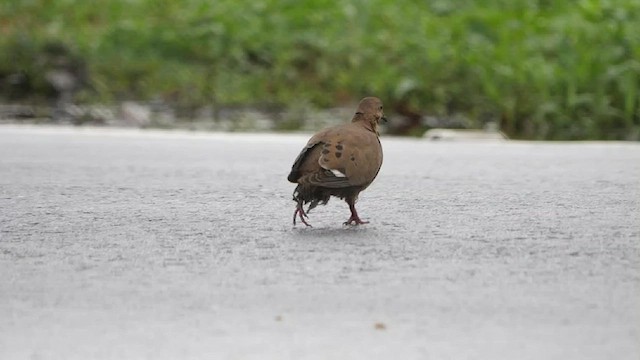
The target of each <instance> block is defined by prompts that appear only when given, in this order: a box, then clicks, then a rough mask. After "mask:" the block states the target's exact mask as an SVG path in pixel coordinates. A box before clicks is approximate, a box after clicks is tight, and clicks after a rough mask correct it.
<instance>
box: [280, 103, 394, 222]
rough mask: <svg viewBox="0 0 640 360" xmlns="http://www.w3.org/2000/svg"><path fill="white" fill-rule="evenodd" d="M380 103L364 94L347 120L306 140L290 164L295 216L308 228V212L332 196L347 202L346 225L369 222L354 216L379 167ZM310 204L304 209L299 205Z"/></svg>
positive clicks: (382, 116) (382, 120) (383, 118)
mask: <svg viewBox="0 0 640 360" xmlns="http://www.w3.org/2000/svg"><path fill="white" fill-rule="evenodd" d="M386 121H387V119H386V118H385V116H384V112H383V109H382V101H381V100H380V99H379V98H377V97H365V98H363V99H362V100H361V101H360V103H359V104H358V108H357V110H356V112H355V114H354V115H353V118H352V119H351V122H350V123H347V124H342V125H337V126H333V127H329V128H326V129H324V130H321V131H320V132H318V133H316V134H315V135H313V136H312V137H311V139H309V141H308V142H307V145H306V146H305V147H304V148H303V149H302V151H301V152H300V154H299V155H298V157H297V158H296V159H295V161H294V162H293V166H292V167H291V172H290V173H289V176H287V180H288V181H289V182H292V183H296V184H298V185H297V186H296V188H295V190H294V192H293V201H295V202H296V209H295V212H294V213H293V225H294V226H295V225H296V219H297V218H299V219H300V221H301V222H302V223H303V224H305V225H306V226H311V225H310V224H309V223H308V222H307V220H306V219H308V217H309V216H308V212H309V211H311V210H312V209H313V208H315V207H316V206H318V205H325V204H327V202H328V201H329V199H330V198H331V196H335V197H338V198H340V199H343V200H345V201H346V203H347V205H349V210H350V211H351V216H350V217H349V219H348V220H347V221H346V222H345V223H344V225H362V224H368V223H369V222H368V221H364V220H362V219H361V218H360V216H358V212H357V211H356V207H355V203H356V201H357V200H358V195H359V194H360V192H361V191H363V190H364V189H366V188H367V187H368V186H369V185H371V183H372V182H373V180H374V179H375V178H376V176H377V175H378V172H379V171H380V168H381V167H382V145H381V143H380V133H379V130H378V126H379V125H380V123H381V122H386ZM306 204H309V207H308V209H307V210H306V211H305V210H304V208H303V206H304V205H306Z"/></svg>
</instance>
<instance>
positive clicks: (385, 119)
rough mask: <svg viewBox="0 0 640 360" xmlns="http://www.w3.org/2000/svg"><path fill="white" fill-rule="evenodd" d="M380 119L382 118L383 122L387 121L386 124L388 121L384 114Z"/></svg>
mask: <svg viewBox="0 0 640 360" xmlns="http://www.w3.org/2000/svg"><path fill="white" fill-rule="evenodd" d="M380 120H382V122H383V123H385V124H386V123H387V118H386V117H384V116H382V117H381V118H380Z"/></svg>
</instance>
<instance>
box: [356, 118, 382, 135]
mask: <svg viewBox="0 0 640 360" xmlns="http://www.w3.org/2000/svg"><path fill="white" fill-rule="evenodd" d="M351 122H352V123H355V124H358V125H360V126H362V127H363V128H365V129H367V130H369V131H371V132H372V133H375V134H376V135H377V136H380V133H379V132H378V122H377V121H376V120H375V119H368V118H366V117H365V116H364V115H362V114H355V115H354V116H353V119H351Z"/></svg>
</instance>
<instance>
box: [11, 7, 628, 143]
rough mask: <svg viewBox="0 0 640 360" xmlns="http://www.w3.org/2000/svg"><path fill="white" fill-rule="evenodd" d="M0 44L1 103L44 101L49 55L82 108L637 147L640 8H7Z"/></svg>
mask: <svg viewBox="0 0 640 360" xmlns="http://www.w3.org/2000/svg"><path fill="white" fill-rule="evenodd" d="M0 34H1V37H0V79H2V80H0V81H2V84H3V85H2V88H0V89H1V91H2V95H3V96H4V97H13V98H16V97H20V96H18V95H19V94H16V91H17V90H16V89H15V88H14V87H12V86H13V85H11V83H10V81H9V80H7V79H9V78H11V79H14V78H15V76H13V77H11V76H12V75H14V74H16V73H22V74H25V77H26V78H28V79H29V81H30V85H29V86H30V87H27V89H26V90H24V92H25V93H26V94H27V95H28V97H31V98H33V97H34V96H36V95H37V96H41V97H46V93H47V91H50V89H49V90H48V89H47V84H46V82H44V81H43V80H42V78H43V76H42V75H41V74H40V73H41V72H42V71H43V69H44V68H46V67H47V66H51V65H47V64H49V62H48V61H47V58H50V57H51V56H50V54H49V53H50V52H51V51H49V53H47V50H46V49H47V46H49V49H50V48H51V44H52V43H59V44H63V46H64V47H65V48H68V49H70V52H71V54H72V55H73V57H74V58H76V59H77V61H78V62H81V63H83V64H85V66H86V74H87V83H89V84H91V86H92V88H93V90H92V91H84V92H81V93H79V94H78V99H79V101H88V102H105V101H113V100H121V99H137V100H148V99H154V98H155V99H158V98H159V99H162V100H163V101H165V102H168V103H171V104H173V105H174V106H176V107H179V108H183V109H193V108H197V107H199V106H202V105H205V104H211V103H214V104H238V103H240V104H258V103H260V104H264V103H267V104H279V105H284V106H291V105H292V104H294V103H295V102H298V101H304V102H308V103H311V104H314V105H316V106H319V107H325V106H333V105H336V104H342V103H346V102H349V101H353V100H355V99H357V98H359V97H361V96H362V95H368V94H376V95H378V96H380V97H381V98H383V99H384V100H385V101H386V103H387V104H388V108H389V111H393V112H395V113H397V114H401V115H403V116H404V117H406V118H409V119H418V118H420V117H421V116H424V115H426V116H430V117H433V118H454V119H458V121H457V122H458V123H459V124H462V125H463V126H467V127H481V126H482V125H483V124H484V123H485V122H487V121H496V122H499V123H500V125H501V128H502V130H503V131H505V132H507V133H508V134H509V135H510V136H512V137H520V138H532V139H633V138H635V139H637V138H638V137H639V136H640V135H639V134H640V89H639V88H640V0H617V1H614V0H611V1H607V0H582V1H544V0H539V1H525V0H512V1H509V0H485V1H480V0H476V1H462V0H457V1H430V2H423V1H409V0H394V1H390V0H369V1H365V0H349V1H341V2H337V1H328V0H306V1H292V0H280V1H276V0H263V1H235V0H218V1H202V0H198V1H196V0H185V1H176V0H164V1H150V0H138V1H135V0H129V1H126V0H113V1H101V2H86V1H79V0H58V1H45V0H33V1H7V2H4V3H3V4H1V5H0ZM43 49H44V50H43ZM43 54H44V55H43ZM47 54H49V55H47ZM43 59H44V60H43ZM37 96H36V97H37ZM413 130H414V131H416V129H413ZM419 130H420V127H419V128H418V129H417V131H419Z"/></svg>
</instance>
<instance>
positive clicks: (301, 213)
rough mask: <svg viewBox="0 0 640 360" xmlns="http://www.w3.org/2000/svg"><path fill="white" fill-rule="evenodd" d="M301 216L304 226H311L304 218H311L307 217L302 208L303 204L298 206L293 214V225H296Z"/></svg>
mask: <svg viewBox="0 0 640 360" xmlns="http://www.w3.org/2000/svg"><path fill="white" fill-rule="evenodd" d="M298 216H300V221H302V223H303V224H305V225H307V226H311V225H310V224H309V223H308V222H307V220H305V219H304V218H308V217H309V216H308V215H307V213H306V212H304V209H303V208H302V204H298V206H296V211H294V212H293V225H294V226H295V225H296V217H298Z"/></svg>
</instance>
